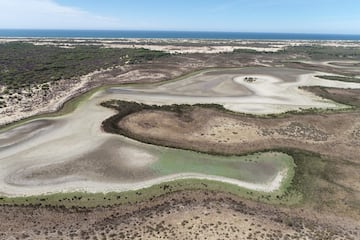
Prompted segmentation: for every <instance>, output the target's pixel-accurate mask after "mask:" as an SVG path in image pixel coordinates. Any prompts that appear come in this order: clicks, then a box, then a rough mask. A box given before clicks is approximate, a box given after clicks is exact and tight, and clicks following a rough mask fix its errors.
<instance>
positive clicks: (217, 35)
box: [0, 29, 360, 41]
mask: <svg viewBox="0 0 360 240" xmlns="http://www.w3.org/2000/svg"><path fill="white" fill-rule="evenodd" d="M0 37H7V38H11V37H16V38H17V37H21V38H170V39H232V40H235V39H239V40H240V39H244V40H250V39H253V40H348V41H359V40H360V35H349V34H347V35H345V34H305V33H248V32H190V31H120V30H19V29H16V30H15V29H0Z"/></svg>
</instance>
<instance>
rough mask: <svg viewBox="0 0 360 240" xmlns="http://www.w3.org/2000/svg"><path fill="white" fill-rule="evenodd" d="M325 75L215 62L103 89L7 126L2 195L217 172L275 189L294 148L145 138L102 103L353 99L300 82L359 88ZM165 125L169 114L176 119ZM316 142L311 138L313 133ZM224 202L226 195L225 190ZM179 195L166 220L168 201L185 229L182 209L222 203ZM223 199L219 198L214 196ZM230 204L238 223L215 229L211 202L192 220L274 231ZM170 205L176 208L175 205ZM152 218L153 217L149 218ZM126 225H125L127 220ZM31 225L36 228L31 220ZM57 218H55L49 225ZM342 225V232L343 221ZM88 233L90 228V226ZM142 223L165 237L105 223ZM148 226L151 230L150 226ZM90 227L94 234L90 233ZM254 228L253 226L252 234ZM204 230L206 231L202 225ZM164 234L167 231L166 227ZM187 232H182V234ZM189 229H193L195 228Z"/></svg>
mask: <svg viewBox="0 0 360 240" xmlns="http://www.w3.org/2000/svg"><path fill="white" fill-rule="evenodd" d="M319 74H320V73H319V72H311V71H306V70H296V69H289V68H243V69H226V70H211V71H204V72H201V73H198V74H196V75H193V76H190V77H187V78H184V79H180V80H177V81H173V82H168V83H163V84H146V85H145V84H144V85H139V86H123V87H113V88H110V89H106V90H100V91H98V92H96V93H95V94H93V95H92V96H91V97H90V98H89V99H87V100H86V101H84V102H82V103H81V104H79V106H78V107H77V108H76V109H75V111H73V112H72V113H69V114H67V115H64V116H59V117H52V118H40V119H36V120H32V121H29V122H27V123H25V124H23V125H20V126H17V127H15V128H12V129H7V130H4V131H2V132H1V133H0V163H1V167H0V186H1V187H0V189H1V192H0V194H1V195H3V196H32V195H39V194H44V193H54V192H69V191H87V192H110V191H127V190H131V189H132V190H136V189H140V188H144V187H150V186H152V185H154V184H157V183H161V182H163V181H170V180H175V179H184V178H197V179H207V180H215V181H220V182H224V183H230V184H232V185H238V186H239V187H241V188H245V189H249V190H253V191H260V192H272V191H277V190H279V189H281V187H282V184H285V183H287V182H288V181H289V180H291V177H292V175H291V174H288V173H291V172H292V171H293V162H292V158H291V157H290V156H289V155H287V154H283V153H279V152H265V153H259V154H255V155H248V156H242V157H221V156H211V155H207V154H201V153H192V152H189V151H184V150H179V149H169V148H165V147H161V146H155V145H148V144H145V143H141V142H138V141H135V140H132V139H129V138H126V137H124V136H118V135H113V134H109V133H106V132H104V131H103V130H102V129H101V123H102V122H103V121H104V120H105V119H106V118H109V117H110V116H112V115H114V114H115V113H116V112H115V111H114V110H111V109H107V108H104V107H102V106H100V103H101V102H104V101H108V100H113V99H118V100H127V101H136V102H141V103H146V104H159V105H168V104H172V103H176V104H183V103H186V104H197V103H217V104H220V105H223V106H224V107H225V108H227V109H229V110H232V111H236V112H245V113H252V114H260V115H261V114H267V113H282V112H285V111H289V110H300V109H308V108H332V109H341V108H347V106H345V105H342V104H338V103H335V102H333V101H330V100H326V99H323V98H320V97H317V96H315V95H314V94H312V93H310V92H306V91H304V90H300V89H298V87H299V86H309V85H310V86H314V85H320V86H326V87H335V88H353V89H359V88H360V86H359V84H357V83H347V82H339V81H330V80H324V79H319V78H316V77H315V76H316V75H319ZM321 74H322V75H323V74H324V73H321ZM325 74H326V73H325ZM168 124H172V123H171V122H169V123H168ZM215 125H216V124H215ZM230 127H231V126H230ZM212 129H213V128H212ZM290 137H291V136H290ZM210 138H211V137H210ZM309 141H310V142H311V139H310V140H309ZM189 162H190V163H191V165H190V164H189ZM187 164H189V167H188V168H187V167H183V168H179V166H186V165H187ZM204 164H205V165H206V166H207V167H206V168H204V167H203V166H204ZM201 166H202V167H201ZM189 168H190V169H193V170H194V169H195V171H189ZM289 178H290V179H289ZM179 194H180V193H179ZM170 197H171V195H170ZM221 199H222V198H221ZM184 201H185V200H184ZM217 201H219V202H220V203H221V202H223V200H220V198H219V199H218V200H217ZM170 202H171V200H170ZM185 202H186V201H185ZM177 204H180V205H176V206H179V211H178V210H176V211H175V212H174V214H173V215H172V216H173V217H174V218H173V217H172V219H168V217H166V216H165V215H166V211H167V210H166V211H165V210H164V211H165V212H161V211H160V213H164V214H163V215H162V217H161V218H159V219H164V220H163V221H165V222H167V223H168V224H170V225H174V226H178V224H180V225H181V226H182V227H180V225H179V226H178V227H177V228H176V227H175V228H176V229H183V230H184V226H187V224H188V223H189V222H184V223H182V222H181V223H179V222H177V221H175V220H174V219H175V216H179V217H180V216H182V217H184V216H187V215H186V214H187V213H189V212H192V213H193V214H191V219H192V217H196V216H198V215H199V216H200V215H202V214H203V213H204V212H206V211H208V210H209V209H213V207H214V206H212V205H211V204H215V205H216V204H217V203H209V204H210V205H211V206H210V205H206V204H205V205H204V206H196V205H191V206H189V207H185V208H183V207H181V206H182V205H184V206H186V204H184V203H177ZM230 205H231V204H230ZM159 206H162V205H159ZM164 206H169V204H168V203H167V202H166V203H164ZM226 206H227V205H226ZM216 208H219V206H218V205H216V206H215V209H216ZM229 209H230V207H229V208H226V209H225V210H224V212H225V213H226V214H224V215H222V216H223V217H224V216H226V218H227V219H230V218H231V216H233V217H234V219H233V223H228V224H229V226H226V227H225V226H224V227H219V225H222V224H223V223H222V222H221V221H220V222H221V224H220V223H218V224H217V226H218V227H217V228H220V229H221V230H216V229H217V228H216V229H215V227H214V226H212V225H211V219H212V216H215V215H216V214H217V213H215V212H214V211H212V210H211V211H210V210H209V214H205V216H204V217H203V218H201V220H198V218H194V219H192V220H191V221H192V223H193V224H194V226H200V225H201V226H204V227H205V228H206V227H209V228H211V229H214V231H219V232H222V233H223V234H224V236H223V237H226V233H228V232H229V231H230V230H231V229H232V230H231V231H235V232H238V234H239V236H247V237H248V238H250V239H251V238H255V239H266V238H267V235H266V234H267V233H268V232H267V230H263V228H261V227H255V228H256V229H258V230H259V233H256V234H259V235H256V234H255V233H254V231H252V229H254V227H253V225H252V223H249V224H250V226H248V225H247V223H245V222H242V223H241V224H240V223H239V222H238V221H239V220H238V219H240V218H241V219H243V218H245V216H249V215H248V214H249V213H248V212H246V213H241V214H243V215H242V216H241V217H239V215H238V213H237V211H234V210H233V209H230V210H229ZM1 211H2V215H4V216H5V215H6V214H8V213H7V212H6V211H7V210H5V208H4V209H2V210H1ZM44 211H45V210H44ZM46 211H48V210H46ZM55 211H56V210H55ZM111 211H112V212H114V211H113V210H111ZM149 211H150V210H149ZM169 211H170V213H171V210H169ZM219 211H220V210H219ZM264 211H266V210H264ZM145 212H146V211H145ZM158 212H159V211H158ZM31 214H37V213H31ZM194 214H195V215H196V216H195V215H194ZM214 214H215V215H214ZM241 214H240V215H241ZM150 215H151V214H150ZM250 215H251V214H250ZM46 216H48V217H49V218H52V217H53V214H52V213H50V212H47V213H46ZM77 216H80V215H77ZM82 217H85V218H88V217H89V216H85V215H84V216H82ZM180 218H181V217H180ZM116 219H118V218H116V217H112V216H110V215H106V216H104V219H103V221H112V220H114V221H115V220H116ZM126 219H128V220H129V221H130V223H129V222H124V223H119V222H117V223H116V224H117V226H120V225H121V224H125V225H126V226H129V224H130V225H131V224H135V223H137V222H138V221H140V220H139V219H144V216H143V215H141V214H139V215H134V219H132V218H131V219H130V218H128V217H127V218H126ZM146 219H147V218H146ZM219 219H220V218H219ZM144 221H145V220H144ZM144 221H142V220H141V221H140V222H142V223H144ZM182 221H187V220H185V219H184V220H182ZM200 221H201V223H200ZM231 221H232V220H231ZM261 221H262V220H260V219H256V220H254V222H257V224H259V222H261ZM145 222H146V224H151V225H152V222H151V220H149V219H148V220H146V221H145ZM155 222H156V221H155ZM265 222H266V223H265ZM265 222H264V224H265V225H266V224H269V225H268V226H266V227H265V229H267V228H268V227H269V228H270V229H282V230H284V231H283V232H282V233H279V232H277V231H275V230H271V231H272V232H271V234H275V235H276V234H282V235H281V237H282V238H286V234H285V235H284V233H285V232H286V233H287V234H288V235H289V236H290V235H291V236H294V237H305V236H306V234H307V232H306V231H310V230H307V227H306V228H303V230H302V231H303V232H302V234H303V235H299V231H297V230H296V231H295V230H294V229H293V227H292V226H290V227H289V225H287V226H286V225H284V224H283V222H282V223H279V224H278V223H274V222H273V221H272V220H271V219H268V220H266V221H265ZM114 224H115V222H114ZM157 224H158V225H157V226H158V227H159V231H160V230H161V229H162V228H164V227H168V228H169V229H170V225H168V226H163V225H164V224H163V223H162V222H161V223H159V222H158V223H157ZM239 224H240V225H241V226H242V227H244V226H246V229H245V227H244V228H243V229H239V228H237V227H236V226H237V225H239ZM271 224H273V225H271ZM125 225H124V226H123V227H124V228H126V226H125ZM121 226H122V225H121ZM27 227H28V228H31V226H30V225H29V224H27ZM49 227H50V226H49ZM53 227H54V226H51V228H53ZM95 228H96V227H95ZM175 228H174V229H175ZM222 228H223V229H222ZM229 229H230V230H229ZM321 229H322V228H321ZM98 230H99V231H97V230H96V234H100V232H101V231H103V230H104V229H98ZM100 230H101V231H100ZM198 230H199V229H198ZM198 230H196V231H195V232H198ZM282 230H281V231H282ZM79 231H80V230H79V229H78V230H76V231H74V233H76V235H74V236H77V237H78V238H81V234H82V233H81V232H79ZM172 231H174V230H171V231H170V230H169V231H167V230H166V231H165V230H161V231H160V232H161V233H162V234H165V233H166V234H171V232H172ZM326 231H328V230H326ZM336 231H337V233H339V231H340V232H341V231H342V230H339V231H338V230H336ZM29 232H30V235H29V236H31V237H34V236H36V235H37V233H36V232H31V231H29ZM49 232H52V230H48V231H47V233H49ZM84 232H85V233H86V231H84ZM115 232H116V234H118V233H119V232H118V231H115V230H114V234H115ZM139 232H142V233H141V234H140V235H139V236H135V237H143V236H148V237H149V238H157V237H160V236H163V235H161V234H160V235H159V233H157V234H156V232H158V231H155V232H154V231H145V230H144V229H138V230H136V231H135V230H134V231H132V232H130V233H126V231H123V232H122V234H125V235H124V236H123V235H116V234H115V235H113V236H111V234H112V231H111V230H109V231H106V230H104V233H102V234H103V235H104V236H107V237H109V238H111V237H113V238H116V237H129V238H130V237H131V236H133V235H131V234H132V233H134V234H135V233H137V234H139ZM149 232H150V233H151V235H146V234H147V233H149ZM188 232H189V234H190V233H191V234H193V232H194V231H193V230H191V229H188ZM300 232H301V231H300ZM310 232H311V231H310ZM315 232H316V231H315ZM320 232H322V234H325V235H321V236H324V237H326V236H327V235H326V234H327V233H326V232H324V231H320ZM356 232H357V230H355V232H354V234H353V233H351V234H350V235H354V236H355V235H356V234H357V233H356ZM150 233H149V234H150ZM311 233H313V232H311ZM18 234H20V233H18ZM21 234H24V233H21ZM26 234H27V233H26ZM39 234H40V233H39ZM42 234H44V233H42ZM61 234H63V233H61ZM87 234H90V235H92V233H89V232H87ZM126 234H128V235H126ZM249 234H251V235H250V236H249ZM254 234H255V235H254ZM262 234H263V235H262ZM346 234H348V233H344V234H343V235H333V236H338V237H339V239H341V238H343V239H346V238H347V237H346V236H347V235H346ZM275 235H274V236H275ZM329 235H330V233H329ZM350 235H349V236H350ZM0 236H1V235H0ZM4 236H6V234H5V235H4ZM53 236H54V237H56V236H61V235H60V233H58V232H53ZM202 236H205V235H204V234H202ZM218 236H220V235H218ZM232 236H235V235H232ZM319 236H320V235H319ZM163 237H169V235H166V236H163ZM183 237H184V238H185V236H183ZM187 237H189V238H192V237H193V235H188V236H187ZM209 237H210V236H209ZM44 238H45V237H44Z"/></svg>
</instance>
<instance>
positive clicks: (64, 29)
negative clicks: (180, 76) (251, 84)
mask: <svg viewBox="0 0 360 240" xmlns="http://www.w3.org/2000/svg"><path fill="white" fill-rule="evenodd" d="M2 30H17V31H118V32H120V31H123V32H179V33H180V32H185V33H186V32H188V33H230V34H231V33H234V34H236V33H247V34H303V35H348V36H360V33H328V32H327V33H319V32H317V33H314V32H276V31H275V32H268V31H264V32H261V31H254V32H251V31H221V30H154V29H66V28H54V29H51V28H0V31H2Z"/></svg>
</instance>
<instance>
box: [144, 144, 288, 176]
mask: <svg viewBox="0 0 360 240" xmlns="http://www.w3.org/2000/svg"><path fill="white" fill-rule="evenodd" d="M150 168H151V169H152V170H154V171H155V172H157V173H159V175H170V174H179V173H200V174H206V175H214V176H222V177H226V178H233V179H238V180H241V181H245V182H252V183H266V182H269V181H271V180H272V178H273V177H274V176H275V175H276V174H277V173H278V172H279V171H282V170H284V169H289V170H290V171H291V169H292V168H294V166H293V160H292V158H291V157H290V156H289V155H287V154H284V153H278V152H265V153H255V154H251V155H246V156H226V157H225V156H220V155H209V154H204V153H198V152H193V151H185V150H174V149H167V150H165V151H163V152H162V153H161V154H160V159H159V161H157V162H155V163H153V164H152V165H151V166H150Z"/></svg>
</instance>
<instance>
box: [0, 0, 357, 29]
mask: <svg viewBox="0 0 360 240" xmlns="http://www.w3.org/2000/svg"><path fill="white" fill-rule="evenodd" d="M0 29H87V30H175V31H223V32H277V33H335V34H360V0H103V1H100V0H0Z"/></svg>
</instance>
